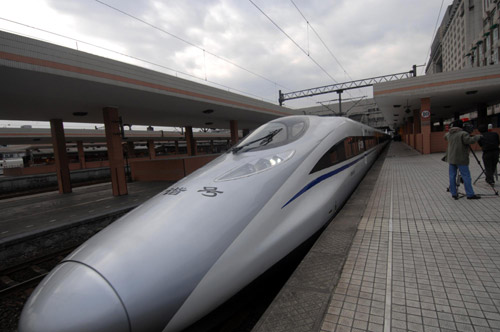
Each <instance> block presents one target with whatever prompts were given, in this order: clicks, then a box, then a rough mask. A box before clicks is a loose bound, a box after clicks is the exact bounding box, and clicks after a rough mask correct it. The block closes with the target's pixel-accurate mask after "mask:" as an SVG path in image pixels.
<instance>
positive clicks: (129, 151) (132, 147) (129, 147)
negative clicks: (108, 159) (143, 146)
mask: <svg viewBox="0 0 500 332" xmlns="http://www.w3.org/2000/svg"><path fill="white" fill-rule="evenodd" d="M127 154H128V157H129V158H135V145H134V142H132V141H130V142H127Z"/></svg>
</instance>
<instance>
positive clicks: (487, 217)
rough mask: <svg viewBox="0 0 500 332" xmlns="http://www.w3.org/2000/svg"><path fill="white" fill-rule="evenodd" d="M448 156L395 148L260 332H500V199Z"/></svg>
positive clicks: (328, 230)
mask: <svg viewBox="0 0 500 332" xmlns="http://www.w3.org/2000/svg"><path fill="white" fill-rule="evenodd" d="M476 155H477V157H478V158H479V159H480V160H481V152H476ZM442 156H443V154H442V153H439V154H430V155H421V154H419V153H418V152H416V151H415V150H414V149H413V148H411V147H409V146H408V145H406V144H404V143H401V142H392V143H391V145H390V146H389V148H388V149H386V150H385V151H384V153H383V154H382V156H381V158H379V159H378V160H377V162H376V163H375V164H374V166H373V167H372V168H371V170H370V171H369V173H368V174H367V176H366V177H365V178H364V179H363V181H362V182H361V184H360V186H359V187H358V188H357V189H356V191H355V192H354V193H353V195H352V196H351V198H350V199H349V201H348V202H347V203H346V205H345V206H344V208H343V209H342V210H341V212H340V213H339V214H338V215H337V216H336V217H335V218H334V220H333V221H332V222H331V223H330V224H329V225H328V227H327V228H326V230H325V231H324V232H323V233H322V234H321V236H320V238H319V239H318V241H317V242H316V243H315V245H314V246H313V248H312V250H311V251H310V252H309V253H308V254H307V256H306V257H305V258H304V259H303V261H302V262H301V263H300V265H299V267H298V268H297V269H296V270H295V272H294V274H293V275H292V276H291V277H290V279H289V280H288V282H287V284H286V285H285V286H284V287H283V288H282V289H281V291H280V293H279V294H278V296H277V297H276V298H275V299H274V301H273V303H272V304H271V305H270V306H269V308H268V309H267V311H266V312H265V313H264V315H263V316H262V317H261V319H260V320H259V322H258V323H257V324H256V325H255V327H254V329H253V330H252V331H253V332H264V331H273V332H280V331H287V332H292V331H293V332H296V331H297V332H298V331H321V332H332V331H500V197H499V196H497V195H494V191H493V190H492V188H491V187H490V186H489V185H487V184H486V182H485V179H484V176H482V177H481V178H479V179H478V181H477V182H476V184H475V185H474V190H475V193H476V194H479V195H483V196H482V199H479V200H467V199H466V198H465V197H463V198H460V199H458V200H454V199H453V198H452V197H451V194H450V193H449V192H447V188H448V164H447V163H445V162H443V161H441V157H442ZM470 169H471V175H472V179H473V181H474V180H475V179H476V178H477V177H478V176H479V175H480V174H481V169H480V167H479V165H478V163H477V162H476V160H475V159H474V157H473V156H472V155H471V156H470ZM499 187H500V186H499V185H498V184H497V185H496V190H499V189H500V188H499ZM459 192H462V193H463V192H464V188H463V185H461V186H460V187H459Z"/></svg>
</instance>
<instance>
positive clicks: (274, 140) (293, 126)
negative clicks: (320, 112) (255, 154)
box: [229, 117, 309, 153]
mask: <svg viewBox="0 0 500 332" xmlns="http://www.w3.org/2000/svg"><path fill="white" fill-rule="evenodd" d="M308 127H309V120H308V119H307V118H305V117H284V118H280V119H277V120H275V121H271V122H268V123H267V124H265V125H263V126H261V127H259V128H257V129H256V130H255V131H254V132H253V133H252V134H250V135H249V136H248V137H247V138H245V139H244V140H243V141H241V143H240V144H238V145H237V146H236V147H234V148H232V149H231V150H229V151H231V152H233V153H236V152H239V151H240V152H245V151H260V150H267V149H272V148H275V147H278V146H282V145H286V144H289V143H291V142H293V141H295V140H297V139H299V138H300V137H302V135H304V133H305V132H306V130H307V128H308Z"/></svg>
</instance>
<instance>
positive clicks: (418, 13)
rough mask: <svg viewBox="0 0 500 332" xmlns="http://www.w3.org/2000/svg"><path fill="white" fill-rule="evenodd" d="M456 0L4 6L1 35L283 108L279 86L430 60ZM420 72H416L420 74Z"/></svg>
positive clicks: (57, 0)
mask: <svg viewBox="0 0 500 332" xmlns="http://www.w3.org/2000/svg"><path fill="white" fill-rule="evenodd" d="M451 3H452V0H418V1H416V0H273V1H269V0H162V1H160V0H71V1H70V0H16V1H6V0H4V1H0V30H4V31H8V32H13V33H17V34H22V35H25V36H29V37H33V38H37V39H41V40H44V41H49V42H52V43H55V44H59V45H63V46H66V47H70V48H74V49H78V50H81V51H85V52H89V53H93V54H98V55H102V56H105V57H110V58H114V59H117V60H120V61H124V62H128V63H132V64H136V65H139V66H142V67H147V68H150V69H153V70H156V71H161V72H164V73H167V74H171V75H177V76H179V77H182V78H186V79H190V80H194V81H197V82H200V83H204V84H209V85H212V86H216V87H220V88H222V89H226V90H228V89H229V90H230V91H233V92H236V93H240V94H245V95H249V96H251V97H254V98H258V99H263V100H266V101H269V102H272V103H277V99H278V90H282V91H283V92H290V91H296V90H302V89H307V88H313V87H318V86H323V85H329V84H334V83H337V82H346V81H350V80H357V79H363V78H369V77H374V76H380V75H386V74H392V73H400V72H405V71H409V70H410V69H411V66H412V65H414V64H416V65H423V64H425V63H426V62H427V60H428V56H429V49H430V46H431V42H432V39H433V34H434V33H435V29H436V24H438V23H440V22H441V18H442V16H443V14H444V11H445V9H446V7H447V6H448V5H450V4H451ZM423 71H424V67H419V70H418V74H419V75H423ZM360 96H368V97H371V88H368V89H366V88H365V89H361V90H352V91H350V92H349V94H344V95H343V96H342V97H343V98H346V99H347V98H355V97H360ZM335 98H337V96H336V95H335V94H328V95H323V96H321V97H320V96H318V97H315V98H307V99H302V100H297V101H288V102H286V104H285V105H286V106H288V107H291V108H300V107H308V106H316V105H318V102H320V101H327V100H332V99H335ZM2 123H5V122H2ZM2 123H0V126H2ZM11 123H12V122H11ZM4 126H5V124H4Z"/></svg>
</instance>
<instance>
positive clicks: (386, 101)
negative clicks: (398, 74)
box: [373, 64, 500, 126]
mask: <svg viewBox="0 0 500 332" xmlns="http://www.w3.org/2000/svg"><path fill="white" fill-rule="evenodd" d="M373 96H374V99H375V101H376V103H377V105H378V106H379V108H380V110H381V111H382V113H383V114H384V117H385V118H386V120H388V122H390V123H391V122H392V123H393V124H394V125H395V126H398V125H401V124H402V123H403V122H404V119H405V118H408V117H413V111H414V110H418V111H419V112H420V111H421V99H422V98H430V103H431V109H430V111H431V121H432V122H437V121H439V119H441V118H442V119H444V120H446V119H450V118H453V117H454V114H455V113H458V114H460V115H462V114H465V113H469V112H473V111H476V110H477V109H478V107H484V106H492V105H495V104H498V103H500V65H498V64H497V65H490V66H486V67H479V68H470V69H463V70H457V71H452V72H444V73H437V74H430V75H425V76H417V77H412V78H407V79H402V80H398V81H392V82H386V83H379V84H375V85H374V86H373Z"/></svg>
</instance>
